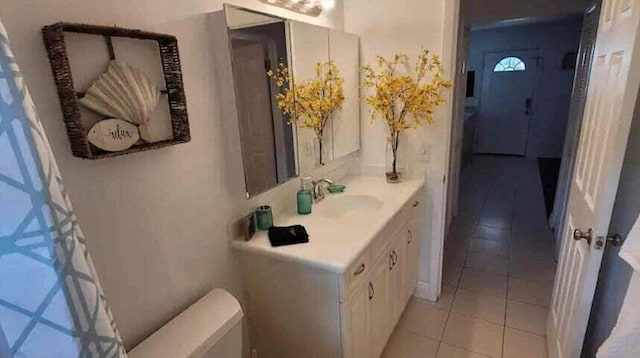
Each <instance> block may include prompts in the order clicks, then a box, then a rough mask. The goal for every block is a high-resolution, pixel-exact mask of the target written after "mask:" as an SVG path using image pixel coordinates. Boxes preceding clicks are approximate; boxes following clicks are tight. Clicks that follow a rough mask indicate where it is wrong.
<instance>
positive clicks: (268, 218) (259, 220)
mask: <svg viewBox="0 0 640 358" xmlns="http://www.w3.org/2000/svg"><path fill="white" fill-rule="evenodd" d="M256 224H257V226H258V230H269V228H271V227H272V226H273V213H272V212H271V207H270V206H269V205H263V206H259V207H258V209H256Z"/></svg>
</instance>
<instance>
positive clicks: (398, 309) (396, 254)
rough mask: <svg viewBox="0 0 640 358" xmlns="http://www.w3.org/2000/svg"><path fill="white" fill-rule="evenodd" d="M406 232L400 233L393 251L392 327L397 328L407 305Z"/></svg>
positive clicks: (391, 271) (391, 269)
mask: <svg viewBox="0 0 640 358" xmlns="http://www.w3.org/2000/svg"><path fill="white" fill-rule="evenodd" d="M404 232H405V230H404V229H403V230H401V231H400V233H399V234H398V236H397V237H396V238H395V243H394V245H393V247H392V249H391V258H392V266H391V267H390V275H391V317H390V319H391V321H390V325H391V327H395V325H396V323H397V322H398V320H399V319H400V315H402V311H404V307H405V305H406V303H407V289H406V284H405V281H406V279H405V275H406V263H407V258H406V255H407V250H406V247H407V246H406V243H405V235H404Z"/></svg>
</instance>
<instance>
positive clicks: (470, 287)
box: [384, 156, 556, 358]
mask: <svg viewBox="0 0 640 358" xmlns="http://www.w3.org/2000/svg"><path fill="white" fill-rule="evenodd" d="M461 183H462V187H461V189H460V205H459V210H458V211H459V212H458V217H457V218H456V221H455V223H454V225H453V227H452V229H451V233H450V235H449V237H448V238H447V240H446V242H445V251H444V273H443V287H442V295H441V297H440V300H439V301H438V302H437V303H431V302H428V301H424V300H420V299H417V298H413V299H412V301H411V302H410V304H409V306H408V307H407V309H406V310H405V312H404V315H403V317H402V319H401V320H400V322H399V323H398V326H397V328H396V330H395V332H394V334H393V336H392V337H391V340H390V342H389V344H388V345H387V348H386V350H385V354H384V357H398V358H399V357H403V358H409V357H439V358H445V357H473V358H475V357H505V358H511V357H518V358H526V357H535V358H540V357H546V356H547V355H546V341H545V337H544V335H545V325H546V319H547V314H548V307H549V305H550V300H551V291H552V285H553V280H554V275H555V266H556V265H555V262H554V259H553V250H552V234H551V230H550V229H549V227H548V225H547V219H546V213H545V204H544V199H543V194H542V185H541V182H540V175H539V172H538V167H537V162H536V160H535V159H529V158H520V157H500V156H475V157H474V159H473V163H472V164H469V165H467V166H466V167H465V168H463V172H462V177H461Z"/></svg>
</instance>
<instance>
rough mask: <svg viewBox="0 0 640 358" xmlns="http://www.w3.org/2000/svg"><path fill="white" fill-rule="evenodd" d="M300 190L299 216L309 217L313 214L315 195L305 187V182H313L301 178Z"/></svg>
mask: <svg viewBox="0 0 640 358" xmlns="http://www.w3.org/2000/svg"><path fill="white" fill-rule="evenodd" d="M300 180H301V183H300V190H298V193H297V194H296V202H297V203H298V214H300V215H308V214H311V207H312V206H313V195H312V194H311V190H308V189H307V188H306V186H305V180H311V178H301V179H300Z"/></svg>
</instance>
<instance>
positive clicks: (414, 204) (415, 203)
mask: <svg viewBox="0 0 640 358" xmlns="http://www.w3.org/2000/svg"><path fill="white" fill-rule="evenodd" d="M418 205H420V202H419V201H417V200H416V201H414V202H413V204H411V206H413V207H414V208H415V207H416V206H418Z"/></svg>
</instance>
